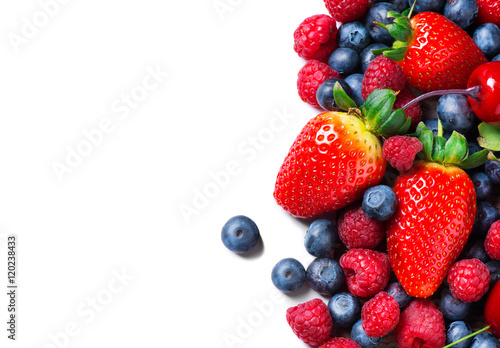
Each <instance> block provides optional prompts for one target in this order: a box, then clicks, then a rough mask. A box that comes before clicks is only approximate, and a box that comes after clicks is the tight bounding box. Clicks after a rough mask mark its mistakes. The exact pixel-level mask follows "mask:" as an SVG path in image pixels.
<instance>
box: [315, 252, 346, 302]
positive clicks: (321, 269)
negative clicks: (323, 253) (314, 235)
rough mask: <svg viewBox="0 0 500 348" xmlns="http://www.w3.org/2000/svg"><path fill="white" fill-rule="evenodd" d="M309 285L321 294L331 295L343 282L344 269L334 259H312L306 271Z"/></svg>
mask: <svg viewBox="0 0 500 348" xmlns="http://www.w3.org/2000/svg"><path fill="white" fill-rule="evenodd" d="M306 277H307V282H308V283H309V286H310V287H311V288H312V289H313V290H314V291H316V292H317V293H319V294H320V295H323V296H332V295H333V294H335V293H336V292H337V291H338V290H339V289H340V287H341V286H342V285H343V284H344V271H342V267H340V264H339V263H338V262H337V261H335V260H334V259H330V258H327V257H323V258H317V259H314V261H313V262H311V263H310V264H309V267H307V272H306Z"/></svg>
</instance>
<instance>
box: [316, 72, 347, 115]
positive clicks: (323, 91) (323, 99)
mask: <svg viewBox="0 0 500 348" xmlns="http://www.w3.org/2000/svg"><path fill="white" fill-rule="evenodd" d="M335 82H338V83H340V85H341V86H342V88H343V89H344V91H345V92H346V93H347V95H349V96H351V95H352V91H351V87H349V85H348V84H347V83H346V82H345V81H344V80H342V79H336V78H333V79H328V80H325V81H324V82H323V83H322V84H321V85H319V87H318V89H317V90H316V100H317V102H318V104H319V106H321V107H322V108H323V109H325V110H335V109H336V107H337V104H335V99H334V98H333V86H335Z"/></svg>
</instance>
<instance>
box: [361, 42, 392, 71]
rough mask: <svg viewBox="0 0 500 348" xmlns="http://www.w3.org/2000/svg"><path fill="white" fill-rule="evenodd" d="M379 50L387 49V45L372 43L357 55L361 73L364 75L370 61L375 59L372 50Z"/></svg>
mask: <svg viewBox="0 0 500 348" xmlns="http://www.w3.org/2000/svg"><path fill="white" fill-rule="evenodd" d="M381 48H387V45H384V44H383V43H378V42H377V43H373V44H370V45H368V46H367V47H366V48H365V49H364V50H363V51H361V53H360V54H359V59H360V61H361V72H362V73H363V74H364V73H365V72H366V69H367V68H368V65H370V63H371V61H372V60H374V59H375V57H376V56H375V55H374V54H373V52H372V50H378V49H381Z"/></svg>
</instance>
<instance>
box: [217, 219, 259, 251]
mask: <svg viewBox="0 0 500 348" xmlns="http://www.w3.org/2000/svg"><path fill="white" fill-rule="evenodd" d="M221 237H222V243H224V245H225V246H226V248H228V249H229V250H231V251H233V252H235V253H245V252H247V251H250V250H252V249H253V248H254V247H255V245H256V244H257V242H258V240H259V238H260V233H259V229H258V227H257V225H256V224H255V222H253V221H252V219H250V218H248V217H246V216H244V215H237V216H233V217H232V218H230V219H229V220H228V221H227V222H226V224H225V225H224V227H222V233H221Z"/></svg>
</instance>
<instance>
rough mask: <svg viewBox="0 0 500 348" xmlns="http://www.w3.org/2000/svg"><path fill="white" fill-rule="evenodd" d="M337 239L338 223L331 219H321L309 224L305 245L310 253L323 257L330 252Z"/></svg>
mask: <svg viewBox="0 0 500 348" xmlns="http://www.w3.org/2000/svg"><path fill="white" fill-rule="evenodd" d="M337 241H338V232H337V225H336V224H334V223H333V222H331V221H330V220H326V219H319V220H316V221H313V222H312V223H311V224H310V225H309V228H308V229H307V232H306V236H305V238H304V245H305V247H306V250H307V252H308V253H309V254H311V255H313V256H316V257H321V256H325V255H327V254H329V253H330V252H331V251H332V250H333V246H334V244H335V243H336V242H337Z"/></svg>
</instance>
